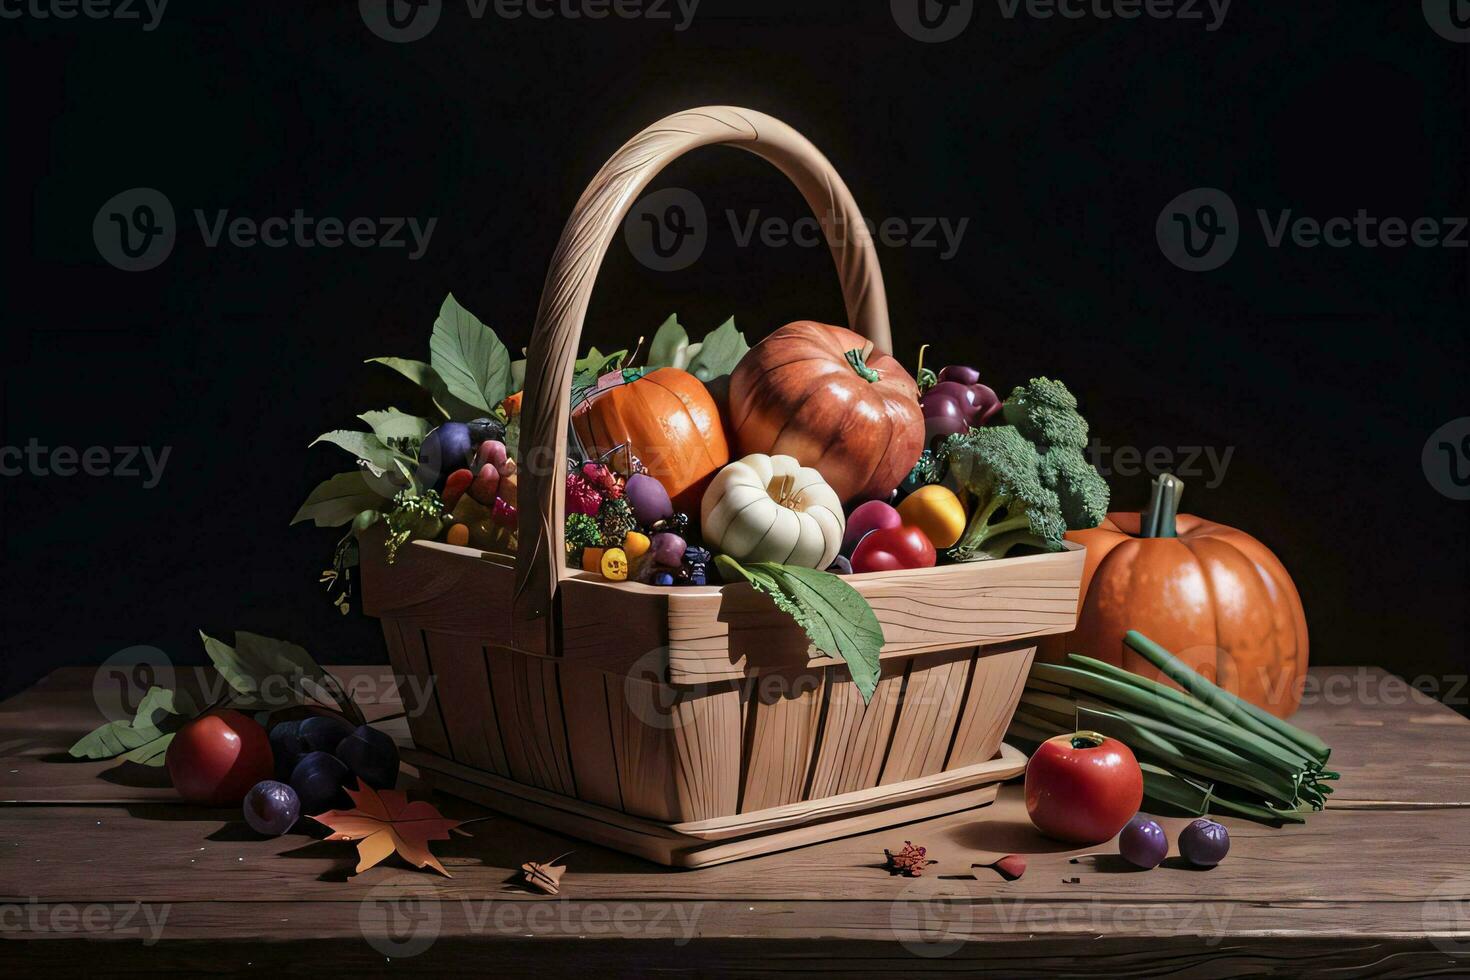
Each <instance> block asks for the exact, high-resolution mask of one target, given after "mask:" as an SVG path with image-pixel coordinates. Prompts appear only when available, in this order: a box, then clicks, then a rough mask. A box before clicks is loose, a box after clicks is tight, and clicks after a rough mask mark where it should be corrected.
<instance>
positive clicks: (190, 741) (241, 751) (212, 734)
mask: <svg viewBox="0 0 1470 980" xmlns="http://www.w3.org/2000/svg"><path fill="white" fill-rule="evenodd" d="M164 762H165V764H167V766H168V775H169V779H171V780H172V781H173V784H174V789H176V790H178V791H179V795H180V796H182V797H183V798H184V799H185V800H186V801H188V802H190V803H199V804H202V805H204V806H239V805H240V801H241V800H243V799H245V794H246V793H248V792H250V787H252V786H254V785H255V784H256V783H258V782H260V781H261V780H262V779H270V778H271V777H272V775H273V769H274V762H273V761H272V756H271V741H270V736H268V735H267V734H266V732H265V729H264V728H262V727H261V726H260V725H258V724H256V723H255V721H254V720H253V719H251V718H250V717H249V716H247V715H243V714H241V713H240V712H238V711H232V710H230V709H228V708H226V709H223V710H219V711H211V712H210V713H209V714H207V715H201V716H200V717H198V718H195V719H194V720H193V721H191V722H189V723H188V724H186V725H184V727H183V728H180V729H179V731H178V734H176V735H174V739H173V741H172V742H170V743H169V746H168V754H167V755H165V756H164Z"/></svg>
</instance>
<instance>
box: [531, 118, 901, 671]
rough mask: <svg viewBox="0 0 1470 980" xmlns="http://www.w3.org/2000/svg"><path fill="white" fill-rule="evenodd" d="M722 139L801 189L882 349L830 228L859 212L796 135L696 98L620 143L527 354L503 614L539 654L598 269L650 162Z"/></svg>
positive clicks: (556, 563)
mask: <svg viewBox="0 0 1470 980" xmlns="http://www.w3.org/2000/svg"><path fill="white" fill-rule="evenodd" d="M722 143H723V144H728V145H731V146H735V147H738V148H740V149H742V150H746V151H748V152H750V153H754V154H756V155H757V156H759V157H763V158H765V159H766V160H768V161H770V162H771V163H772V164H774V165H775V166H776V168H777V169H779V170H780V171H781V172H782V173H784V174H785V175H786V176H787V177H788V178H790V180H791V182H792V183H794V184H795V185H796V187H797V188H798V189H799V190H800V191H801V193H802V196H803V197H805V198H806V200H807V203H808V204H809V205H810V206H811V208H812V211H813V212H815V214H816V217H817V219H818V221H819V222H820V223H821V225H822V231H823V233H824V234H825V235H826V237H827V241H828V244H829V245H830V247H831V249H832V258H833V259H834V260H835V261H836V263H837V274H838V276H839V277H840V278H841V280H842V293H843V297H844V299H845V300H846V302H847V315H848V320H849V322H850V323H851V325H852V328H853V329H854V330H856V331H857V332H858V333H861V334H862V335H863V336H865V337H867V338H868V340H870V341H872V343H873V345H874V346H875V347H877V348H878V349H879V350H882V351H884V352H891V350H892V341H891V339H890V336H889V331H888V301H887V297H886V294H885V293H884V289H883V277H882V273H881V272H880V271H879V268H878V256H877V250H876V249H874V248H873V245H872V242H871V241H870V240H869V239H868V236H866V235H853V234H851V233H847V234H839V235H837V236H834V235H833V234H832V226H833V224H834V217H835V221H836V226H837V228H838V229H839V230H841V229H853V228H862V227H864V225H863V216H862V213H861V212H860V211H859V210H858V207H857V204H856V203H855V202H854V201H853V199H852V194H851V192H849V191H848V189H847V185H846V184H844V183H843V182H842V178H841V177H839V176H838V175H837V172H836V171H835V170H834V169H833V168H832V164H831V163H829V162H828V161H827V159H826V157H824V156H822V154H821V153H820V152H819V151H818V150H817V148H816V147H814V146H813V145H812V144H811V143H810V142H808V141H807V140H806V138H805V137H803V136H802V135H801V134H800V133H798V132H796V130H794V129H792V128H791V127H790V126H787V125H786V124H785V123H783V122H781V121H780V120H777V119H773V118H772V117H770V116H767V115H765V114H764V113H760V112H754V111H752V110H749V109H737V108H734V107H731V106H706V107H704V108H699V109H690V110H688V111H686V112H680V113H676V114H675V115H672V116H668V117H667V118H664V119H661V120H659V121H658V122H656V123H654V124H653V125H652V126H649V127H648V128H647V129H645V130H644V131H643V132H641V133H639V134H638V135H637V136H635V137H633V138H632V139H631V140H629V141H628V142H627V143H625V144H624V145H623V147H622V148H621V149H620V150H618V152H617V153H615V154H613V156H612V159H610V160H608V162H607V163H606V164H604V165H603V167H602V169H601V170H599V171H598V172H597V176H596V177H594V178H593V179H592V183H591V184H590V185H589V186H588V188H587V190H586V191H584V192H583V194H582V197H581V199H580V200H578V201H577V206H576V209H575V210H573V212H572V216H571V218H570V219H569V220H568V221H567V224H566V227H565V228H564V229H563V230H562V234H561V241H560V242H558V243H557V246H556V253H555V255H553V257H552V260H551V269H550V271H549V272H548V273H547V275H546V284H545V287H544V289H543V291H542V294H541V305H540V308H539V309H538V310H537V313H536V329H535V332H534V333H533V334H532V335H531V345H530V348H529V350H528V351H527V355H526V358H527V360H526V388H525V396H524V400H523V401H522V405H521V418H522V420H523V421H522V428H521V440H520V446H519V447H518V448H519V450H520V451H521V456H522V460H521V462H522V469H521V472H522V477H521V479H522V484H521V487H520V494H519V497H520V504H521V508H520V556H519V560H518V561H517V563H516V588H515V601H514V622H513V624H512V625H513V626H514V628H515V633H516V645H517V646H518V647H519V648H520V649H531V650H533V651H535V652H550V651H551V649H553V647H554V644H553V643H552V642H551V638H550V621H551V617H550V615H549V613H550V611H551V606H552V600H553V598H554V597H555V595H556V590H557V587H558V585H559V583H560V582H561V580H562V578H563V577H564V576H565V575H566V574H567V573H566V572H565V571H564V569H565V565H566V561H565V558H564V552H565V545H564V539H563V532H564V528H563V522H564V519H565V518H564V507H565V502H564V487H565V484H566V452H567V424H568V422H569V420H570V416H571V401H570V394H569V392H570V388H571V383H572V368H573V365H574V363H575V362H576V358H577V348H578V346H579V343H580V340H581V335H582V323H583V320H584V319H585V317H586V315H587V305H588V302H589V300H590V299H591V295H592V287H593V284H594V282H595V280H596V277H597V271H598V268H599V267H600V266H601V264H602V259H603V256H604V255H605V254H606V253H607V249H608V245H609V244H610V243H611V242H612V240H613V237H614V236H615V235H617V234H618V231H619V228H620V227H621V225H622V222H623V219H624V217H625V216H626V215H627V213H628V210H629V209H630V208H631V207H632V206H633V203H634V202H635V201H636V200H637V198H638V195H639V194H641V193H642V191H643V189H644V188H645V187H646V186H647V185H648V184H649V182H650V181H652V180H653V178H654V177H655V176H657V175H658V173H659V171H661V170H663V168H664V167H665V166H667V165H668V164H669V163H671V162H672V161H674V160H675V159H677V158H678V157H680V156H683V155H684V154H685V153H687V152H689V151H690V150H692V149H695V148H696V147H701V146H709V145H712V144H722ZM855 239H856V240H855ZM527 450H529V451H527ZM537 621H540V622H539V623H538V622H537Z"/></svg>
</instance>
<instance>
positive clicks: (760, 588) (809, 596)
mask: <svg viewBox="0 0 1470 980" xmlns="http://www.w3.org/2000/svg"><path fill="white" fill-rule="evenodd" d="M715 563H716V564H717V565H719V566H720V568H721V569H723V570H726V571H727V572H730V573H733V574H734V575H739V576H740V577H742V578H744V579H745V580H746V581H747V582H749V583H750V584H751V587H752V588H754V589H755V590H756V591H757V592H760V593H762V594H764V595H767V596H769V597H770V598H771V601H772V602H774V603H775V605H776V608H778V609H780V610H781V611H782V612H784V613H786V614H787V615H789V616H790V617H791V618H792V619H794V620H796V623H797V625H798V626H800V627H801V628H802V629H803V630H805V631H806V634H807V637H808V638H809V639H810V640H811V641H812V646H814V647H816V648H817V649H818V650H820V651H821V652H822V653H825V654H827V655H828V656H831V657H841V658H842V659H843V660H844V661H846V663H847V669H848V672H849V673H851V674H852V681H853V683H854V684H856V685H857V689H858V693H860V694H861V695H862V696H863V703H864V704H866V703H867V702H868V701H869V700H871V699H872V697H873V691H875V690H876V689H877V687H878V654H879V652H880V651H881V650H882V649H883V627H882V625H881V624H880V623H879V622H878V617H877V616H876V615H874V613H873V608H872V607H871V606H869V605H868V601H867V600H866V599H864V598H863V596H862V594H861V593H860V592H858V591H857V590H856V589H854V588H853V587H852V586H850V585H848V584H847V583H846V582H844V581H842V578H841V577H840V576H838V575H834V574H832V573H831V572H822V571H817V570H816V569H812V568H800V567H798V566H795V565H781V564H777V563H776V562H753V563H752V564H751V565H750V566H749V567H747V566H744V565H741V564H740V563H739V562H737V561H735V560H734V559H733V558H731V557H729V556H728V555H718V556H716V558H715Z"/></svg>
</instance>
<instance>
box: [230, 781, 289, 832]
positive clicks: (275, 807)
mask: <svg viewBox="0 0 1470 980" xmlns="http://www.w3.org/2000/svg"><path fill="white" fill-rule="evenodd" d="M243 809H244V812H245V822H246V823H248V824H249V825H250V829H251V830H253V831H255V832H256V833H257V834H265V835H266V836H267V837H279V836H281V835H282V834H284V833H286V832H287V831H288V830H290V829H291V828H292V827H294V826H296V820H297V818H299V817H300V816H301V798H300V797H298V796H297V795H296V791H295V790H294V789H292V788H291V787H290V786H287V785H286V784H285V783H283V782H279V781H278V780H275V779H263V780H261V781H260V782H258V783H256V784H255V785H254V786H252V787H251V788H250V792H248V793H246V794H245V802H244V804H243Z"/></svg>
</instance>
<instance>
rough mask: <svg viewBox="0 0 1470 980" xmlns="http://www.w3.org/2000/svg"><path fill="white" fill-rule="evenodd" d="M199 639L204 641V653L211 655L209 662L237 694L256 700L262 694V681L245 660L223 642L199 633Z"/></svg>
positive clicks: (201, 632) (201, 631) (202, 632)
mask: <svg viewBox="0 0 1470 980" xmlns="http://www.w3.org/2000/svg"><path fill="white" fill-rule="evenodd" d="M199 639H201V640H203V641H204V652H205V653H207V654H208V655H209V660H210V662H211V663H213V664H214V669H215V670H217V671H219V675H220V676H221V677H223V678H224V679H225V683H226V684H228V685H230V688H231V689H232V690H233V691H234V692H235V693H236V694H242V695H244V696H245V697H247V698H255V697H257V695H258V694H259V693H260V681H259V680H258V679H257V678H256V676H255V673H254V672H253V671H252V670H251V668H250V664H248V663H247V662H246V661H245V658H243V657H241V656H240V654H239V653H238V652H237V651H236V650H235V648H234V647H232V646H230V645H229V644H228V643H225V642H224V641H222V640H216V639H215V638H214V637H212V636H210V635H209V634H207V633H205V632H204V631H203V630H200V631H199Z"/></svg>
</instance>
